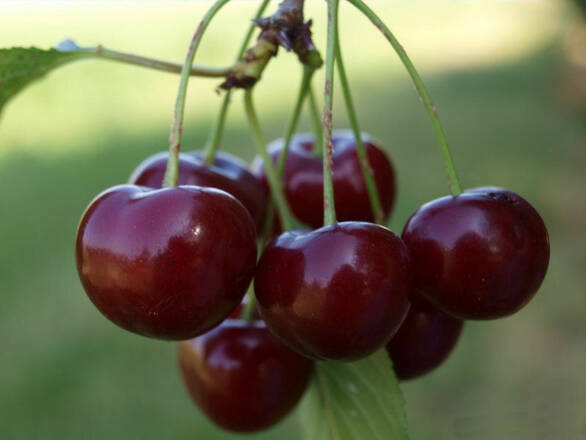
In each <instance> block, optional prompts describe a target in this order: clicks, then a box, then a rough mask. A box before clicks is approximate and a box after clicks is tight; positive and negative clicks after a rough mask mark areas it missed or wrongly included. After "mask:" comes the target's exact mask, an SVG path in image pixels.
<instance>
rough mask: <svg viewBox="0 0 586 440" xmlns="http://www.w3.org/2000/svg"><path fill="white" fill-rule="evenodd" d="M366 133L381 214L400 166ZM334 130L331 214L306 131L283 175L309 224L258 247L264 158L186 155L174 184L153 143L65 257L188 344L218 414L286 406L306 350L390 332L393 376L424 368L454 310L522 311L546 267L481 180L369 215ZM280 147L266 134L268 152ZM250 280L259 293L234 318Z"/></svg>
mask: <svg viewBox="0 0 586 440" xmlns="http://www.w3.org/2000/svg"><path fill="white" fill-rule="evenodd" d="M364 141H365V148H366V152H367V157H368V160H369V164H370V167H371V169H372V172H373V176H374V181H375V183H376V186H377V189H378V194H379V197H380V201H381V205H382V207H383V210H384V214H385V216H386V217H387V218H388V216H389V214H390V212H391V209H392V206H393V202H394V199H395V173H394V170H393V167H392V165H391V162H390V160H389V158H388V157H387V155H386V154H385V153H384V152H383V151H382V150H381V149H380V148H379V147H378V146H377V145H376V144H375V143H374V142H373V141H372V140H371V139H369V138H368V137H366V136H365V138H364ZM333 144H334V150H333V179H334V193H335V205H336V212H337V217H338V220H339V222H338V223H335V224H333V225H330V226H325V227H321V225H322V224H323V220H322V219H323V217H322V216H323V208H322V207H323V171H322V159H321V158H319V157H318V156H317V155H316V154H315V152H314V151H313V150H314V141H313V138H312V137H311V136H308V135H298V136H295V137H294V139H293V141H292V142H291V145H290V151H289V153H288V156H287V160H286V164H285V170H284V175H283V187H284V191H285V195H286V199H287V201H288V202H289V205H290V207H291V210H292V211H293V213H294V215H295V216H296V217H297V218H298V219H299V220H300V221H301V222H303V223H304V224H306V225H308V226H309V227H310V228H314V229H312V230H309V229H308V230H293V231H286V232H283V233H279V231H273V233H274V235H275V236H274V237H273V239H272V240H271V241H270V242H269V243H268V244H267V245H266V246H265V247H264V249H263V251H262V255H261V256H260V259H259V260H258V262H257V232H259V231H261V230H262V228H263V225H264V224H265V217H266V216H267V214H266V213H267V201H268V199H269V193H270V191H269V190H268V186H267V184H266V180H265V175H264V171H263V169H264V168H263V163H262V161H260V160H257V161H256V162H255V164H254V165H253V169H252V171H250V170H249V168H248V166H247V164H245V163H244V162H242V161H240V160H239V159H237V158H235V157H233V156H231V155H228V154H225V153H217V154H216V156H215V159H214V161H213V163H211V164H207V163H206V162H205V160H204V157H203V155H202V153H201V152H192V153H182V154H181V155H180V157H179V172H178V176H179V177H178V179H179V186H177V187H170V188H161V183H162V181H163V176H164V173H165V168H166V164H167V153H160V154H157V155H154V156H152V157H150V158H148V159H146V160H145V161H144V162H143V163H142V164H140V165H139V166H138V168H137V169H136V170H135V171H134V173H133V174H132V177H131V179H130V184H128V185H120V186H115V187H113V188H110V189H108V190H106V191H105V192H103V193H101V194H100V195H98V196H97V197H96V198H95V199H94V200H93V201H92V202H91V203H90V205H89V207H88V208H87V209H86V211H85V213H84V214H83V217H82V219H81V222H80V225H79V229H78V234H77V242H76V255H77V265H78V270H79V275H80V278H81V281H82V283H83V286H84V288H85V290H86V292H87V294H88V295H89V297H90V299H91V300H92V302H93V303H94V304H95V305H96V307H97V308H98V309H99V310H100V311H101V312H102V313H103V314H104V315H105V316H106V317H108V318H109V319H110V320H111V321H113V322H114V323H116V324H117V325H119V326H120V327H122V328H124V329H126V330H129V331H132V332H135V333H138V334H141V335H145V336H149V337H155V338H161V339H168V340H181V341H183V342H181V344H180V366H181V370H182V373H183V377H184V381H185V384H186V386H187V389H188V391H189V393H190V394H191V396H192V398H193V400H194V401H195V402H196V403H197V404H198V405H199V406H200V407H201V409H202V410H203V411H204V412H205V413H206V414H207V415H208V416H209V417H210V418H211V419H212V420H213V421H214V422H216V423H217V424H218V425H220V426H222V427H224V428H226V429H230V430H234V431H241V432H246V431H254V430H259V429H262V428H266V427H268V426H271V425H273V424H275V423H277V422H278V421H279V420H281V419H282V418H283V417H284V416H285V415H287V414H288V413H289V412H290V411H291V410H292V409H293V408H294V407H295V405H296V404H297V402H298V401H299V400H300V398H301V396H302V395H303V393H304V391H305V389H306V388H307V386H308V383H309V381H310V378H311V374H312V369H313V359H319V360H335V361H351V360H355V359H359V358H362V357H365V356H368V355H369V354H371V353H373V352H374V351H376V350H378V349H380V348H383V347H386V349H387V350H388V353H389V355H390V357H391V358H392V360H393V363H394V368H395V371H396V374H397V375H398V377H399V378H400V379H409V378H413V377H416V376H420V375H422V374H424V373H426V372H428V371H430V370H432V369H434V368H435V367H437V366H438V365H439V364H440V363H441V362H442V361H443V360H444V359H445V358H446V357H447V356H448V354H449V353H450V351H451V350H452V348H453V347H454V345H455V344H456V342H457V340H458V338H459V336H460V333H461V330H462V325H463V320H465V319H493V318H499V317H503V316H506V315H510V314H512V313H514V312H516V311H518V310H519V309H520V308H521V307H523V306H524V305H525V304H526V303H527V302H528V301H529V300H530V299H531V298H532V297H533V295H534V294H535V292H536V291H537V289H538V288H539V286H540V284H541V282H542V280H543V278H544V276H545V272H546V270H547V266H548V260H549V242H548V235H547V230H546V228H545V225H544V223H543V221H542V219H541V217H540V216H539V214H538V213H537V211H536V210H535V209H534V208H533V207H532V206H531V205H530V204H529V203H528V202H526V201H525V200H524V199H522V198H521V197H519V196H518V195H516V194H515V193H513V192H511V191H507V190H503V189H498V188H479V189H474V190H469V191H466V192H464V193H462V194H460V195H458V196H448V197H443V198H440V199H437V200H434V201H432V202H430V203H428V204H426V205H424V206H422V207H421V208H419V210H417V211H416V212H415V213H414V214H413V215H412V216H411V218H410V219H409V220H408V222H407V224H406V226H405V228H404V230H403V234H402V237H397V236H396V235H394V234H393V233H392V232H391V231H390V230H388V229H387V228H385V227H383V226H380V225H377V224H374V223H373V220H374V218H373V214H372V210H371V206H370V202H369V198H368V194H367V189H366V186H365V183H364V179H363V175H362V172H361V168H360V164H359V161H358V157H357V154H356V145H355V142H354V138H353V136H352V135H351V134H350V133H349V132H345V131H340V132H334V136H333ZM283 147H284V145H283V141H277V142H275V143H274V144H273V145H271V147H270V154H271V156H272V157H273V159H274V160H275V161H276V160H277V158H278V156H279V155H280V153H281V151H282V150H283ZM258 235H260V234H258ZM253 277H254V292H255V297H256V301H257V306H258V307H257V308H256V311H255V312H254V313H253V314H252V317H253V318H252V319H249V320H244V319H241V318H242V317H241V314H242V310H243V307H244V305H243V304H244V303H243V298H244V295H245V293H246V291H247V289H248V287H249V285H250V284H251V281H252V279H253Z"/></svg>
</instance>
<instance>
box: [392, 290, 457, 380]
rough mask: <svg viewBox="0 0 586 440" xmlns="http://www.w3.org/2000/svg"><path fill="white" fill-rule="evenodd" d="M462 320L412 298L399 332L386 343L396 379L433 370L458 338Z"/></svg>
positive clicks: (414, 296) (419, 299) (424, 301)
mask: <svg viewBox="0 0 586 440" xmlns="http://www.w3.org/2000/svg"><path fill="white" fill-rule="evenodd" d="M463 326H464V321H462V320H460V319H457V318H454V317H453V316H450V315H448V314H447V313H444V312H442V311H441V310H439V309H438V308H437V307H434V306H432V305H431V304H430V303H429V301H427V300H426V299H425V298H423V297H421V296H420V295H412V297H411V308H410V309H409V313H407V317H406V318H405V321H403V324H401V327H400V328H399V331H398V332H397V333H396V334H395V336H393V339H391V341H390V342H389V343H388V344H387V351H388V353H389V355H390V356H391V359H392V360H393V368H394V369H395V373H396V374H397V377H398V378H399V379H402V380H405V379H412V378H414V377H418V376H422V375H424V374H426V373H428V372H430V371H431V370H434V369H436V368H437V367H438V366H439V365H440V364H441V363H442V362H443V361H444V360H445V359H446V358H447V357H448V355H449V354H450V353H451V351H452V349H453V348H454V346H455V345H456V342H458V339H459V338H460V333H461V332H462V327H463Z"/></svg>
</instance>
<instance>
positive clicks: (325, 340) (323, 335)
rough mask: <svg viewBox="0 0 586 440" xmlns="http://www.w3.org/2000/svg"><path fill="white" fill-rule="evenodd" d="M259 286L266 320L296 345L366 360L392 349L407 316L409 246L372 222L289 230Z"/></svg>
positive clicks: (265, 261)
mask: <svg viewBox="0 0 586 440" xmlns="http://www.w3.org/2000/svg"><path fill="white" fill-rule="evenodd" d="M254 287H255V291H256V297H257V300H258V305H259V308H260V312H261V315H262V317H263V319H264V320H265V321H266V323H267V325H268V326H269V328H270V329H271V330H272V331H273V332H274V333H275V334H276V335H277V336H279V337H280V338H281V339H282V340H283V341H284V342H285V343H286V344H287V345H289V346H290V347H291V348H293V349H294V350H296V351H298V352H299V353H301V354H304V355H306V356H310V357H313V358H317V359H331V360H353V359H359V358H361V357H365V356H368V355H369V354H371V353H373V352H374V351H376V350H377V349H379V348H380V347H382V346H384V345H385V344H386V343H387V342H388V341H389V339H390V338H391V337H392V336H393V334H394V333H395V332H396V331H397V329H398V328H399V326H400V325H401V323H402V322H403V319H404V318H405V315H406V314H407V310H408V309H409V301H408V299H407V295H408V294H409V292H410V290H411V277H410V268H409V258H408V255H407V248H406V247H405V245H404V244H403V242H402V241H401V239H400V238H398V237H396V236H395V235H394V234H393V233H392V232H391V231H389V230H388V229H386V228H384V227H382V226H378V225H375V224H372V223H362V222H346V223H338V224H335V225H332V226H327V227H323V228H320V229H317V230H315V231H311V232H300V231H290V232H285V233H284V234H282V235H280V236H279V237H278V238H277V239H276V240H274V241H272V242H271V243H270V244H269V245H268V246H267V248H266V249H265V252H264V253H263V255H262V257H261V259H260V261H259V263H258V267H257V272H256V277H255V283H254Z"/></svg>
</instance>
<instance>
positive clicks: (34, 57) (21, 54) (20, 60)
mask: <svg viewBox="0 0 586 440" xmlns="http://www.w3.org/2000/svg"><path fill="white" fill-rule="evenodd" d="M68 44H72V42H71V43H70V42H68ZM73 44H74V43H73ZM83 57H87V54H85V53H83V52H76V51H75V50H73V47H71V46H70V47H64V50H57V49H49V50H43V49H38V48H36V47H29V48H25V47H12V48H8V49H0V112H1V111H2V108H3V107H4V105H5V104H6V102H8V100H10V99H11V98H12V97H14V96H15V95H16V94H17V93H18V92H20V91H21V90H22V89H24V88H25V87H26V86H28V85H29V84H30V83H31V82H33V81H35V80H37V79H39V78H42V77H43V76H44V75H46V74H47V73H48V72H50V71H51V70H53V69H55V68H57V67H59V66H62V65H63V64H66V63H68V62H70V61H74V60H77V59H80V58H83Z"/></svg>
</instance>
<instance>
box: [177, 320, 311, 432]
mask: <svg viewBox="0 0 586 440" xmlns="http://www.w3.org/2000/svg"><path fill="white" fill-rule="evenodd" d="M179 363H180V366H181V372H182V375H183V380H184V382H185V385H186V387H187V390H188V391H189V394H190V395H191V398H192V399H193V401H194V402H195V403H196V404H197V405H198V406H199V407H200V408H201V409H202V411H203V412H204V413H205V414H206V415H207V416H208V417H209V418H210V419H211V420H212V421H213V422H215V423H216V424H217V425H219V426H221V427H222V428H225V429H228V430H231V431H237V432H251V431H258V430H261V429H264V428H268V427H269V426H272V425H274V424H276V423H277V422H279V421H280V420H282V419H283V418H284V417H285V416H286V415H287V414H289V413H290V412H291V411H292V410H293V408H294V407H295V406H296V405H297V403H298V402H299V400H300V399H301V396H303V393H304V392H305V390H306V388H307V385H308V383H309V380H310V378H311V373H312V371H313V362H312V361H311V360H310V359H307V358H305V357H303V356H299V355H298V354H297V353H295V352H293V351H292V350H290V349H289V348H287V347H286V346H285V345H283V343H281V342H280V341H279V340H278V339H277V338H275V337H274V336H273V335H272V334H271V332H269V331H268V329H267V328H266V326H265V324H264V323H263V322H261V321H255V322H254V323H253V324H248V323H246V322H244V321H240V320H232V319H228V320H226V321H224V322H223V323H222V324H221V325H220V326H219V327H216V328H215V329H213V330H212V331H210V332H209V333H206V334H205V335H203V336H199V337H197V338H195V339H192V340H190V341H184V342H182V343H181V344H180V349H179Z"/></svg>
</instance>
